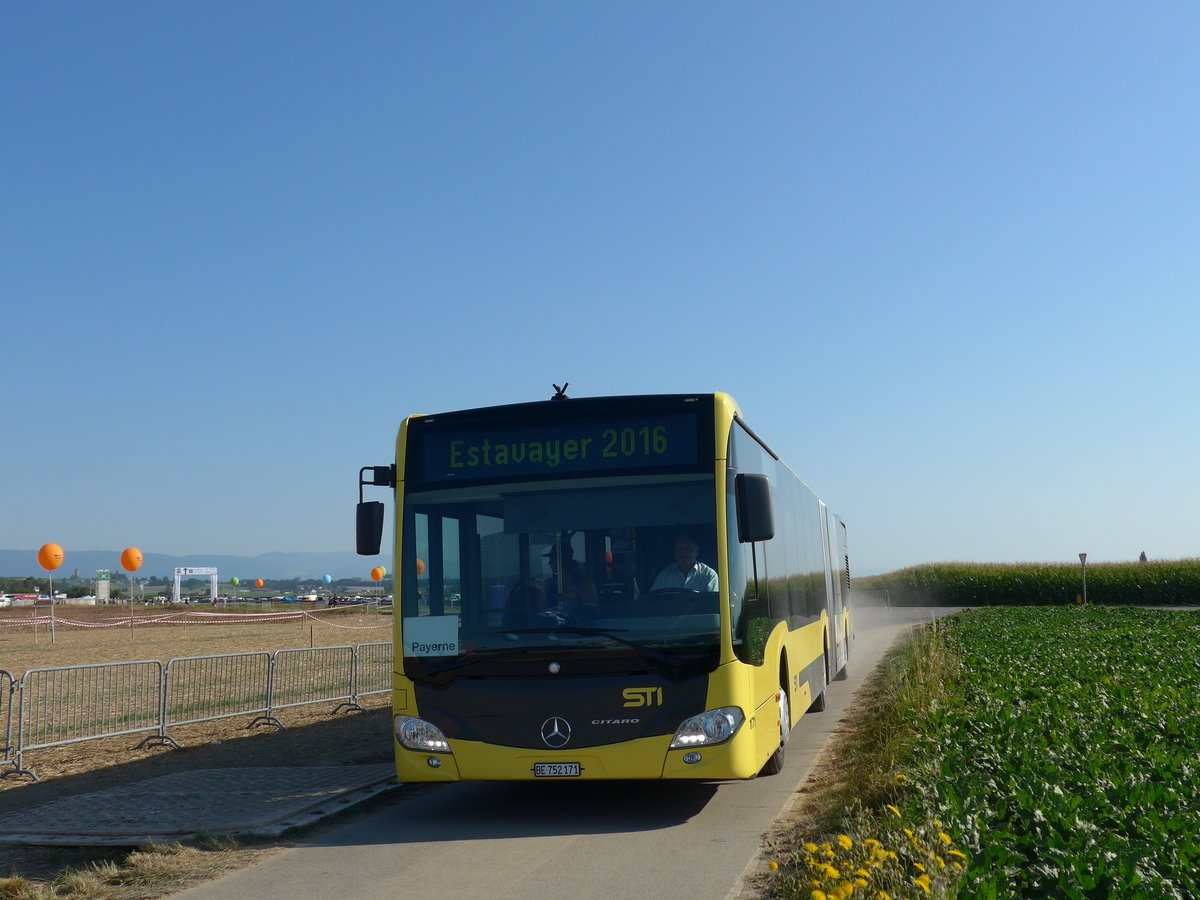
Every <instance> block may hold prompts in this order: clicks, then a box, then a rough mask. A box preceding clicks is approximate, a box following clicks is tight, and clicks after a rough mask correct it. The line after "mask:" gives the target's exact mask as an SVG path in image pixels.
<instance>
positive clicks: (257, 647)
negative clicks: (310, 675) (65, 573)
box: [0, 606, 392, 805]
mask: <svg viewBox="0 0 1200 900" xmlns="http://www.w3.org/2000/svg"><path fill="white" fill-rule="evenodd" d="M205 611H207V608H206V610H205ZM179 612H183V610H180V609H178V608H176V609H172V608H170V607H168V608H166V609H165V610H164V608H162V607H156V608H151V609H149V610H140V609H139V610H135V613H134V617H133V625H132V627H130V617H129V615H128V614H127V613H125V614H122V613H121V608H118V607H72V606H60V607H59V608H58V610H57V618H58V619H59V621H58V623H57V624H56V627H55V629H54V631H55V641H54V643H51V636H50V629H49V627H48V626H47V625H43V624H38V625H28V624H25V625H16V624H11V623H15V622H16V621H18V620H20V619H23V618H29V617H30V615H31V613H32V610H30V609H29V608H28V607H25V608H20V607H18V608H16V609H12V608H9V609H4V610H0V669H3V670H5V671H7V672H9V673H11V674H12V675H13V676H14V678H17V679H19V678H20V677H21V675H22V674H23V673H24V672H25V671H27V670H29V669H33V668H47V667H55V666H78V665H90V664H95V663H113V662H127V661H132V660H159V661H161V662H164V663H165V662H167V661H168V660H170V659H173V658H176V657H183V656H215V655H220V654H225V653H247V652H256V651H274V650H281V649H285V648H297V647H309V646H314V647H338V646H354V645H356V644H363V643H373V642H377V641H389V640H391V636H392V630H391V628H392V619H391V616H390V615H383V614H380V613H378V612H375V611H367V610H365V609H363V608H361V607H347V608H344V609H333V610H321V611H319V612H316V613H314V614H312V615H310V616H305V617H302V618H300V617H295V614H292V617H291V618H278V619H273V620H265V619H263V618H262V617H259V616H255V615H253V614H249V615H246V616H245V617H243V618H240V619H238V620H236V621H233V622H228V621H222V622H220V623H216V620H215V619H208V621H212V622H214V624H182V623H181V624H171V623H168V622H165V621H160V622H157V623H152V621H151V620H152V619H161V617H162V616H164V615H168V614H171V613H179ZM187 612H188V613H190V615H188V619H189V620H191V621H195V620H196V618H197V617H196V616H195V615H194V612H193V610H187ZM227 618H229V617H227ZM66 621H70V622H81V623H86V625H68V624H65V622H66ZM176 621H180V622H182V620H176ZM87 626H90V627H87ZM104 626H106V627H104ZM389 699H390V698H388V697H387V696H386V695H383V696H374V697H368V698H366V700H365V701H364V705H366V706H368V707H370V708H373V709H378V708H382V707H385V706H387V705H388V703H389ZM331 712H332V705H330V704H314V705H311V706H300V707H295V708H292V709H287V710H283V711H281V715H280V718H281V719H282V721H283V723H284V725H285V726H287V728H288V729H289V731H288V733H287V734H284V735H279V737H280V738H281V739H282V740H283V741H287V740H288V738H289V736H291V735H292V732H293V729H297V728H303V727H304V726H312V725H318V724H322V723H325V722H328V721H329V720H330V714H331ZM356 717H358V716H357V714H355V713H349V714H339V716H338V718H339V719H343V720H344V719H347V718H356ZM245 725H246V723H245V722H244V721H242V720H241V719H240V718H238V717H233V718H230V719H222V720H218V721H215V722H206V723H201V724H198V725H190V726H182V727H179V728H175V729H172V732H171V733H172V736H173V737H175V739H176V740H178V741H179V742H180V743H181V744H182V745H183V746H184V748H185V750H191V749H193V748H197V747H203V746H211V747H213V748H221V750H222V751H223V752H222V753H221V754H220V755H221V757H222V760H223V761H222V763H221V764H222V765H228V764H233V765H238V764H241V765H262V764H264V762H263V761H264V758H269V757H270V756H271V755H272V754H275V753H278V752H279V747H278V746H276V742H275V741H265V740H263V739H265V738H267V737H268V736H269V735H271V734H272V733H273V732H274V729H270V728H266V729H264V728H258V729H255V730H253V731H248V730H247V729H246V727H245ZM318 731H320V729H318ZM333 731H336V729H334V730H332V731H331V732H330V738H329V740H330V742H331V745H330V747H329V748H328V751H326V750H324V749H322V739H321V737H320V735H318V734H316V733H315V732H314V733H313V734H312V735H310V736H309V740H310V742H311V741H315V745H314V746H312V747H309V748H308V749H307V750H306V753H307V754H308V755H309V757H310V758H311V757H321V758H326V759H330V758H332V759H336V758H337V752H336V747H337V746H338V744H339V742H341V741H343V740H345V738H344V737H342V738H339V737H336V736H334V734H333ZM381 734H382V737H381V738H380V744H379V747H380V748H381V749H382V751H383V757H384V759H386V758H388V757H389V755H390V749H391V748H390V740H389V738H388V736H387V732H386V730H384V731H383V732H381ZM141 737H142V736H141V735H132V736H124V737H117V738H105V739H99V740H95V741H87V742H84V743H80V744H71V745H67V746H65V747H50V748H46V749H43V750H34V751H30V752H29V753H28V754H26V764H27V765H28V766H29V767H31V768H32V769H33V770H34V771H35V772H36V773H37V774H38V777H39V778H41V779H42V781H43V782H48V781H50V780H53V779H56V778H60V777H63V776H76V775H80V774H82V773H85V772H92V771H95V770H99V769H109V768H111V767H116V766H128V765H129V764H130V763H137V762H145V761H148V760H153V759H162V760H163V761H164V765H165V766H167V767H168V768H167V769H164V771H167V770H169V769H171V768H174V767H175V766H176V765H177V763H178V762H179V760H178V757H179V754H180V751H172V750H164V749H162V748H147V749H143V750H137V749H134V748H135V745H136V744H137V743H138V742H139V740H140V739H141ZM251 738H255V739H256V740H248V739H251ZM267 743H270V744H272V745H273V746H272V747H271V748H270V750H269V751H268V750H265V749H264V747H265V744H267ZM283 746H284V747H286V746H287V745H283ZM292 746H295V742H294V741H293V743H292ZM342 746H343V747H344V746H345V745H344V744H342ZM285 752H286V751H285ZM243 758H244V761H240V760H242V759H243ZM194 767H195V766H193V768H194ZM27 784H28V782H27V781H25V780H23V779H19V778H5V779H0V792H3V793H4V794H5V797H6V801H7V800H9V799H11V798H12V796H13V794H12V793H11V792H17V793H21V791H20V789H21V788H22V787H23V786H24V785H27ZM25 793H38V794H42V793H44V791H37V792H31V791H26V792H25ZM6 805H7V803H6ZM20 805H24V804H23V803H22V804H20Z"/></svg>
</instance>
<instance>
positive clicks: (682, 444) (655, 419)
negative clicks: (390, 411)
mask: <svg viewBox="0 0 1200 900" xmlns="http://www.w3.org/2000/svg"><path fill="white" fill-rule="evenodd" d="M696 429H697V421H696V417H695V416H694V415H688V414H684V413H663V414H654V413H644V414H642V413H637V414H632V415H621V414H615V415H612V416H597V417H595V418H587V419H575V420H567V421H565V422H563V421H553V422H531V423H529V424H526V425H504V424H495V425H494V424H491V423H487V424H486V425H480V426H479V427H474V428H472V427H469V426H460V425H457V424H456V425H455V426H454V427H451V428H447V429H446V430H442V429H441V428H437V427H432V428H429V429H426V430H422V431H421V432H419V437H418V441H419V444H418V447H419V449H417V453H418V459H420V462H421V477H420V480H421V481H424V482H447V481H459V480H462V481H477V480H486V481H491V480H496V479H507V478H511V477H520V476H528V475H554V474H562V473H572V474H577V473H583V472H589V473H591V472H595V473H597V474H599V473H604V472H613V471H622V470H629V469H660V468H666V467H681V466H693V467H694V466H697V465H698V463H699V460H698V459H697V451H698V443H697V431H696ZM413 449H414V448H413V447H412V445H410V452H411V451H412V450H413Z"/></svg>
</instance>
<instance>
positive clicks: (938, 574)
mask: <svg viewBox="0 0 1200 900" xmlns="http://www.w3.org/2000/svg"><path fill="white" fill-rule="evenodd" d="M854 589H855V590H857V591H869V590H886V591H887V592H888V593H889V595H890V596H891V603H892V605H893V606H1065V605H1067V604H1070V603H1075V602H1076V601H1077V600H1078V599H1079V598H1080V595H1081V594H1082V593H1083V571H1082V567H1081V566H1080V565H1078V564H1067V563H1006V564H1001V563H933V564H929V565H923V566H911V567H909V568H907V569H900V570H898V571H896V572H889V573H888V574H886V575H876V576H872V577H869V578H856V579H854ZM1087 599H1088V602H1089V603H1095V604H1099V605H1105V606H1196V605H1200V559H1181V560H1164V561H1159V562H1146V563H1099V564H1089V565H1088V567H1087Z"/></svg>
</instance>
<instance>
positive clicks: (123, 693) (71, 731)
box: [0, 643, 392, 781]
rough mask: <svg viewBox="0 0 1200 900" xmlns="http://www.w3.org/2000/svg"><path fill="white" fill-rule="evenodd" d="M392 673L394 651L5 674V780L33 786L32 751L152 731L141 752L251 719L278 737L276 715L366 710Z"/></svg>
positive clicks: (1, 712)
mask: <svg viewBox="0 0 1200 900" xmlns="http://www.w3.org/2000/svg"><path fill="white" fill-rule="evenodd" d="M391 675H392V645H391V644H390V643H376V644H360V645H359V646H358V647H315V648H309V649H303V650H276V651H275V652H274V653H268V652H265V651H264V652H261V653H234V654H226V655H222V656H191V657H179V658H176V659H172V660H170V661H169V662H168V663H167V665H166V666H163V664H162V663H161V662H159V661H157V660H144V661H139V662H128V663H106V664H98V665H90V666H63V667H60V668H44V669H30V670H28V671H27V672H26V673H25V674H24V675H22V676H21V678H20V679H19V680H18V679H14V677H13V676H12V675H11V674H9V673H8V672H7V671H3V670H0V728H2V729H3V731H0V736H3V737H4V748H3V749H4V753H3V757H2V758H0V765H3V766H6V767H7V766H12V767H13V770H5V771H2V772H0V778H6V777H8V776H10V775H23V776H27V777H29V778H32V779H33V780H35V781H36V780H37V775H36V774H34V772H32V771H31V770H30V769H27V768H26V767H25V759H24V755H25V753H26V751H29V750H40V749H44V748H46V747H57V746H62V745H66V744H73V743H77V742H80V741H88V740H95V739H98V738H109V737H119V736H121V735H126V734H136V733H140V732H146V731H149V732H153V734H151V735H149V736H148V737H146V738H145V739H143V740H142V742H141V743H139V744H138V745H137V746H138V747H139V748H140V747H144V746H148V745H155V744H159V745H167V746H170V747H173V748H176V749H178V748H179V744H178V743H177V742H176V741H175V739H174V738H172V737H171V736H170V735H169V734H168V733H167V729H168V728H174V727H177V726H181V725H191V724H195V723H199V722H210V721H214V720H217V719H224V718H229V717H232V716H255V718H254V719H252V720H251V721H250V723H249V724H247V725H246V727H247V728H253V727H255V726H257V725H273V726H275V727H276V728H279V729H280V730H281V731H282V730H285V729H284V726H283V723H282V722H280V721H279V719H277V718H276V717H275V711H276V710H279V709H284V708H287V707H295V706H304V705H309V704H316V703H337V704H338V706H337V707H336V708H335V709H334V710H333V713H332V714H336V713H337V712H339V711H341V710H343V709H356V710H358V711H360V712H361V711H362V706H361V705H359V700H360V699H361V698H362V697H364V696H368V695H372V694H383V693H387V692H388V691H390V690H391ZM14 709H15V710H16V711H17V715H16V719H15V723H16V727H15V729H14V727H13V723H14V718H13V710H14ZM14 741H15V744H14Z"/></svg>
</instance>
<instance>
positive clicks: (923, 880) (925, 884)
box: [913, 875, 931, 894]
mask: <svg viewBox="0 0 1200 900" xmlns="http://www.w3.org/2000/svg"><path fill="white" fill-rule="evenodd" d="M913 884H915V885H916V886H917V887H919V888H920V889H921V890H923V891H924V892H925V893H927V894H928V893H929V885H930V884H931V882H930V880H929V876H928V875H918V876H917V877H916V878H914V879H913Z"/></svg>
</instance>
